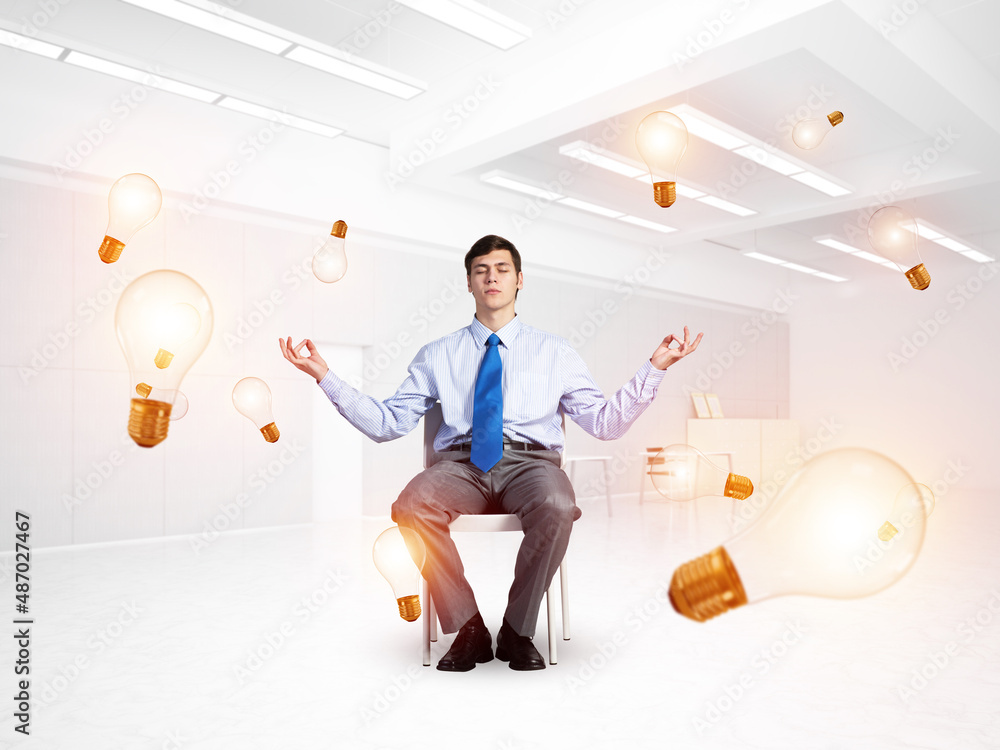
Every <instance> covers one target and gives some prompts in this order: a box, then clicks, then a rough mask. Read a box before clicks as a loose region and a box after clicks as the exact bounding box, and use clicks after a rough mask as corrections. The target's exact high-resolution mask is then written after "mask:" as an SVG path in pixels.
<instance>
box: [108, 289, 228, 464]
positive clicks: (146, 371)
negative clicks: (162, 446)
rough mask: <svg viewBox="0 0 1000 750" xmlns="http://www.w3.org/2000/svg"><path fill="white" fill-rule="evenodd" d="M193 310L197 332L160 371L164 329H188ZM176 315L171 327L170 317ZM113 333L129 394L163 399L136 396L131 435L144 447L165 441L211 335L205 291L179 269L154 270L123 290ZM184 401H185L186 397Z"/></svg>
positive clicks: (131, 413)
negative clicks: (182, 387)
mask: <svg viewBox="0 0 1000 750" xmlns="http://www.w3.org/2000/svg"><path fill="white" fill-rule="evenodd" d="M187 308H190V309H191V310H193V311H194V313H195V314H196V315H197V319H198V328H197V330H196V331H194V333H193V334H192V335H191V336H190V337H189V338H187V339H186V340H185V341H183V342H181V343H178V344H177V345H176V346H175V347H174V351H173V352H172V355H173V356H172V357H171V362H170V366H169V367H167V368H160V367H158V366H157V364H156V354H157V352H158V351H159V350H160V344H161V343H162V340H163V331H164V330H165V328H167V329H171V328H177V329H184V327H185V326H186V325H189V324H190V321H191V318H190V312H189V311H188V309H187ZM174 315H176V316H178V317H179V318H180V320H179V321H177V322H175V323H173V324H171V323H170V321H169V318H170V317H171V316H174ZM115 332H116V333H117V335H118V343H119V344H120V345H121V348H122V352H123V353H124V355H125V360H126V361H127V362H128V370H129V379H130V380H131V388H130V392H135V393H137V394H141V391H142V390H145V389H146V388H147V387H148V388H149V389H150V390H149V395H152V394H153V392H154V391H155V392H156V394H157V395H158V396H160V398H144V397H143V398H133V399H132V402H131V403H132V405H131V410H130V412H129V420H128V433H129V435H130V436H131V437H132V439H133V440H134V441H135V442H136V443H137V444H138V445H141V446H143V447H144V448H151V447H152V446H154V445H157V444H159V443H161V442H163V440H164V439H165V438H166V437H167V427H168V425H169V421H170V416H171V413H172V410H173V406H174V403H175V402H176V401H177V400H178V398H179V396H178V394H180V383H181V380H182V379H183V378H184V376H185V375H186V374H187V371H188V370H189V369H190V368H191V365H193V364H194V363H195V361H196V360H197V359H198V357H200V356H201V354H202V352H203V351H205V347H206V346H208V342H209V339H211V337H212V303H211V301H209V299H208V295H207V294H205V290H204V289H202V288H201V286H199V285H198V283H197V282H196V281H195V280H194V279H192V278H191V277H190V276H187V275H186V274H183V273H180V272H179V271H167V270H160V271H152V272H150V273H147V274H144V275H142V276H140V277H139V278H137V279H136V280H135V281H133V282H132V283H131V284H129V285H128V286H127V287H125V290H124V291H123V292H122V294H121V297H120V298H119V300H118V306H117V307H116V308H115ZM184 401H185V402H186V401H187V399H184Z"/></svg>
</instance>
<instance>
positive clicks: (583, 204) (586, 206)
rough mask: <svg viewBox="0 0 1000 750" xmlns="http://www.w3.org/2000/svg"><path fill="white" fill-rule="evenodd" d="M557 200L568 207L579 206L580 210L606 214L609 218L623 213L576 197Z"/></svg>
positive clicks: (619, 216) (620, 215)
mask: <svg viewBox="0 0 1000 750" xmlns="http://www.w3.org/2000/svg"><path fill="white" fill-rule="evenodd" d="M558 202H559V203H560V204H562V205H564V206H569V207H570V208H579V209H580V210H581V211H590V212H591V213H594V214H599V215H601V216H607V217H608V218H609V219H619V218H621V217H622V216H624V215H625V214H624V212H622V211H615V210H614V209H613V208H605V207H604V206H598V205H596V204H594V203H587V201H581V200H577V199H576V198H560V199H559V201H558Z"/></svg>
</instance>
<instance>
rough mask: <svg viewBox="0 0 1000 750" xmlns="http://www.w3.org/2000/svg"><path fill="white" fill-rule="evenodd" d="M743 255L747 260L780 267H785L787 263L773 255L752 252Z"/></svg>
mask: <svg viewBox="0 0 1000 750" xmlns="http://www.w3.org/2000/svg"><path fill="white" fill-rule="evenodd" d="M743 255H744V256H746V257H747V258H756V259H757V260H762V261H764V262H765V263H775V264H777V265H779V266H781V265H784V263H785V261H783V260H782V259H781V258H775V257H774V256H772V255H764V253H758V252H751V253H743Z"/></svg>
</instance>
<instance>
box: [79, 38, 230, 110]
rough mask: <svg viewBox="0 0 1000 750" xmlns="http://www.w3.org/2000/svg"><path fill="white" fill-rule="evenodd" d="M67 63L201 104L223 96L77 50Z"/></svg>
mask: <svg viewBox="0 0 1000 750" xmlns="http://www.w3.org/2000/svg"><path fill="white" fill-rule="evenodd" d="M65 61H66V62H68V63H70V64H71V65H77V66H79V67H81V68H87V69H88V70H93V71H96V72H98V73H104V74H106V75H109V76H115V77H116V78H124V79H125V80H126V81H132V82H133V83H139V84H142V85H144V86H149V87H150V88H154V89H160V90H161V91H169V92H170V93H172V94H180V95H181V96H186V97H188V98H190V99H195V100H197V101H199V102H207V103H212V102H214V101H215V100H216V99H218V98H219V97H220V96H221V94H218V93H216V92H214V91H209V90H207V89H203V88H200V87H198V86H191V85H190V84H187V83H181V82H180V81H175V80H173V79H171V78H164V77H163V76H160V75H157V74H155V73H150V72H148V71H145V70H139V69H138V68H132V67H130V66H128V65H121V64H119V63H116V62H111V61H110V60H105V59H103V58H100V57H93V56H92V55H85V54H84V53H82V52H77V51H76V50H71V51H70V53H69V54H68V55H66V57H65Z"/></svg>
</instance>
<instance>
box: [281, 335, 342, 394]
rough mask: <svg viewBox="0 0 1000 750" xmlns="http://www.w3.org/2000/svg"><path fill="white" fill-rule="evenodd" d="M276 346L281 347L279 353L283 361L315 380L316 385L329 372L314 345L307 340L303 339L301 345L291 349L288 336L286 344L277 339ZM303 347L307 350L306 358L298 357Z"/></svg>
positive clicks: (290, 340)
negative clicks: (282, 356) (285, 360)
mask: <svg viewBox="0 0 1000 750" xmlns="http://www.w3.org/2000/svg"><path fill="white" fill-rule="evenodd" d="M278 345H279V346H281V353H282V354H283V355H284V356H285V359H287V360H288V361H289V362H291V363H292V364H293V365H295V366H296V367H298V368H299V369H300V370H302V372H304V373H306V374H307V375H311V376H312V377H314V378H316V382H317V383H318V382H319V381H321V380H322V379H323V378H324V377H325V376H326V374H327V373H328V372H329V371H330V368H329V367H328V366H327V364H326V360H324V359H323V358H322V357H321V356H319V352H318V351H317V350H316V345H315V344H313V342H312V341H310V340H309V339H303V340H302V343H301V344H299V345H298V346H295V347H293V346H292V337H291V336H289V337H288V341H287V342H286V341H285V340H284V339H278ZM303 346H304V347H306V348H307V349H308V350H309V356H308V357H302V356H299V352H300V350H301V349H302V347H303Z"/></svg>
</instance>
